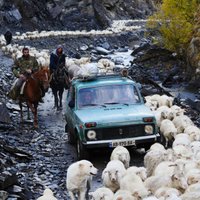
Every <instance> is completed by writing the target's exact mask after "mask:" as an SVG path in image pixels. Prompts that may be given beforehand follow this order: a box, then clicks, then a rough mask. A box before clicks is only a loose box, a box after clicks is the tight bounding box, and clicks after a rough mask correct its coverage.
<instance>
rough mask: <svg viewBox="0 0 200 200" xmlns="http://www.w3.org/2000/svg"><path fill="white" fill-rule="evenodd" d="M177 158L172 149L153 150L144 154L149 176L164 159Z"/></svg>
mask: <svg viewBox="0 0 200 200" xmlns="http://www.w3.org/2000/svg"><path fill="white" fill-rule="evenodd" d="M175 159H176V157H175V154H174V151H173V150H172V149H167V150H165V149H163V150H156V149H155V150H151V151H149V152H147V154H146V155H145V156H144V166H145V167H146V169H147V177H149V176H151V175H152V174H153V170H154V169H155V168H156V166H158V164H159V163H161V162H162V161H174V160H175Z"/></svg>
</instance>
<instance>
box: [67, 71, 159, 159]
mask: <svg viewBox="0 0 200 200" xmlns="http://www.w3.org/2000/svg"><path fill="white" fill-rule="evenodd" d="M140 87H141V85H140V84H138V83H136V82H134V81H133V80H131V79H130V78H129V77H123V76H121V75H114V74H113V75H99V76H95V77H92V78H88V79H75V80H73V81H72V85H71V88H70V90H69V92H68V94H67V105H66V114H65V118H66V127H65V129H66V132H67V133H68V141H69V143H71V144H75V145H76V148H77V153H78V159H83V158H87V157H88V154H89V152H90V150H91V148H101V147H108V148H113V147H116V146H118V145H121V146H135V147H136V148H139V147H144V148H145V149H148V148H149V147H150V145H152V144H153V143H154V142H155V141H157V140H158V138H159V134H158V132H157V125H156V120H155V117H154V115H153V113H152V112H151V110H150V109H149V108H148V107H147V106H145V104H144V101H143V98H142V96H141V94H140Z"/></svg>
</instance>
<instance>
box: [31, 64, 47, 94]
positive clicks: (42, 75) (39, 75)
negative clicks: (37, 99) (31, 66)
mask: <svg viewBox="0 0 200 200" xmlns="http://www.w3.org/2000/svg"><path fill="white" fill-rule="evenodd" d="M33 77H34V78H36V79H38V80H40V82H41V84H42V85H43V88H44V90H45V91H47V90H48V88H49V80H50V71H49V68H48V67H42V68H41V69H40V70H38V71H37V72H35V73H34V75H33Z"/></svg>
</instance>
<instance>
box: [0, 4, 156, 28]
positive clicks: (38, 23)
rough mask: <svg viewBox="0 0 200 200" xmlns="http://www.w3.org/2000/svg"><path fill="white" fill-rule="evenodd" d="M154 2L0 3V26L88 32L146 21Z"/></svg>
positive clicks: (153, 7)
mask: <svg viewBox="0 0 200 200" xmlns="http://www.w3.org/2000/svg"><path fill="white" fill-rule="evenodd" d="M155 2H156V0H65V1H63V0H40V1H38V0H0V21H1V24H2V25H3V24H10V26H12V27H13V26H16V27H20V26H21V27H22V28H24V29H28V30H31V29H33V30H34V29H43V30H44V29H47V30H48V29H52V28H54V29H55V28H57V29H58V28H62V29H67V30H77V29H79V30H83V29H85V30H91V29H101V28H105V27H108V26H109V25H110V24H111V22H112V20H115V19H118V20H119V19H134V18H140V19H142V18H146V16H148V15H150V14H152V12H153V11H154V10H155V7H156V6H155Z"/></svg>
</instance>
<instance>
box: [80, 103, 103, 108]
mask: <svg viewBox="0 0 200 200" xmlns="http://www.w3.org/2000/svg"><path fill="white" fill-rule="evenodd" d="M85 106H101V107H106V105H101V104H96V103H88V104H84V105H83V107H85Z"/></svg>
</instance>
